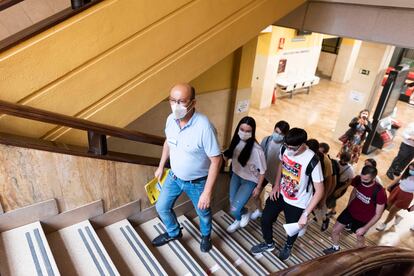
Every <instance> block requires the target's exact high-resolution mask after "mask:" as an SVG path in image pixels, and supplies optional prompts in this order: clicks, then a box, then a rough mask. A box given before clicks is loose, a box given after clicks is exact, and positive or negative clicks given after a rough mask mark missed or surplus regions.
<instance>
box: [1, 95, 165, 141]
mask: <svg viewBox="0 0 414 276" xmlns="http://www.w3.org/2000/svg"><path fill="white" fill-rule="evenodd" d="M0 113H3V114H8V115H12V116H15V117H20V118H25V119H30V120H35V121H40V122H44V123H50V124H55V125H60V126H66V127H70V128H75V129H80V130H85V131H88V132H93V133H96V134H100V135H108V136H112V137H118V138H123V139H127V140H132V141H137V142H142V143H147V144H153V145H159V146H161V145H163V144H164V141H165V138H163V137H161V136H156V135H151V134H145V133H142V132H139V131H132V130H126V129H123V128H119V127H113V126H109V125H105V124H100V123H94V122H90V121H88V120H84V119H79V118H73V117H70V116H67V115H62V114H59V113H55V112H50V111H45V110H41V109H38V108H34V107H30V106H25V105H21V104H15V103H9V102H6V101H1V100H0Z"/></svg>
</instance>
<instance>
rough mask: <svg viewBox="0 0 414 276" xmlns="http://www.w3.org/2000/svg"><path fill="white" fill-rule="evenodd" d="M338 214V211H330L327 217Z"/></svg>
mask: <svg viewBox="0 0 414 276" xmlns="http://www.w3.org/2000/svg"><path fill="white" fill-rule="evenodd" d="M335 215H336V211H329V212H328V213H327V214H326V216H327V217H329V218H331V217H333V216H335Z"/></svg>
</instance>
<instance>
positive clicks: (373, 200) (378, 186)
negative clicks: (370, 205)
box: [372, 183, 382, 205]
mask: <svg viewBox="0 0 414 276" xmlns="http://www.w3.org/2000/svg"><path fill="white" fill-rule="evenodd" d="M381 188H382V186H381V185H380V184H378V183H375V188H374V192H373V193H372V202H374V205H377V195H378V192H379V191H381Z"/></svg>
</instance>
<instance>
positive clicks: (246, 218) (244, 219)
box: [240, 212, 250, 227]
mask: <svg viewBox="0 0 414 276" xmlns="http://www.w3.org/2000/svg"><path fill="white" fill-rule="evenodd" d="M249 221H250V212H247V213H246V214H244V215H242V218H241V221H240V227H246V225H247V224H249Z"/></svg>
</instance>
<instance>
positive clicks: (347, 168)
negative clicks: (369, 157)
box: [338, 162, 355, 183]
mask: <svg viewBox="0 0 414 276" xmlns="http://www.w3.org/2000/svg"><path fill="white" fill-rule="evenodd" d="M338 164H339V181H340V182H342V183H344V182H347V181H349V180H350V179H352V178H354V177H355V172H354V168H353V167H352V165H350V164H346V165H341V163H339V162H338Z"/></svg>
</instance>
